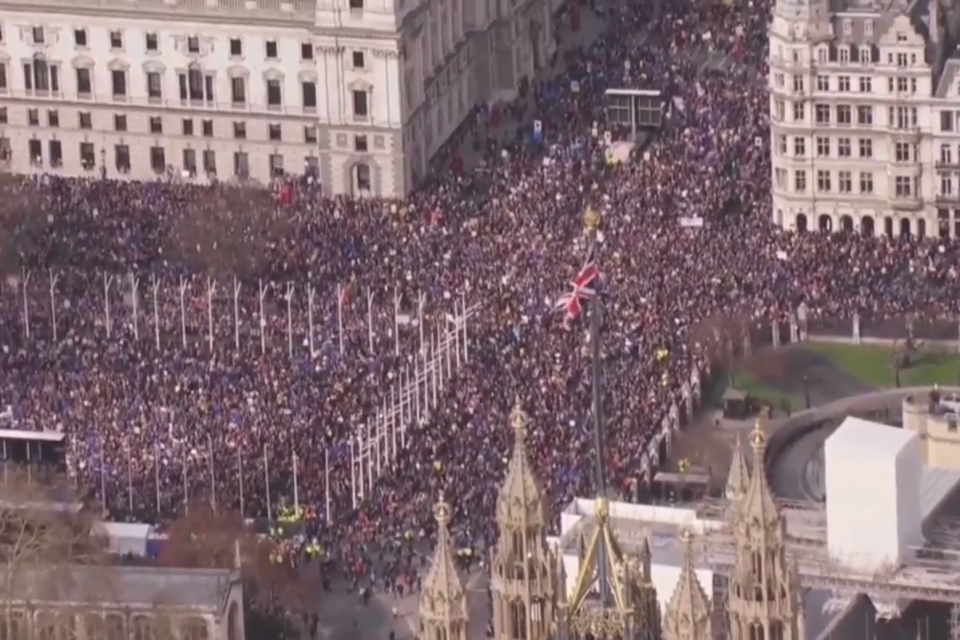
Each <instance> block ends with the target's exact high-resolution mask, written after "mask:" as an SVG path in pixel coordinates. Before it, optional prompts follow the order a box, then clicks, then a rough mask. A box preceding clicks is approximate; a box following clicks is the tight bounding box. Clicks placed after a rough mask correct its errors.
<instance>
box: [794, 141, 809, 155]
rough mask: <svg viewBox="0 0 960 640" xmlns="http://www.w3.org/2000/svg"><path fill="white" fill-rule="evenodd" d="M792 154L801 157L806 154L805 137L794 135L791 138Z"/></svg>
mask: <svg viewBox="0 0 960 640" xmlns="http://www.w3.org/2000/svg"><path fill="white" fill-rule="evenodd" d="M793 155H795V156H797V157H798V158H802V157H803V156H805V155H807V141H806V139H805V138H802V137H800V136H795V137H794V138H793Z"/></svg>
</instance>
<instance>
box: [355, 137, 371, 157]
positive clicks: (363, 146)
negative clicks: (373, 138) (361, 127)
mask: <svg viewBox="0 0 960 640" xmlns="http://www.w3.org/2000/svg"><path fill="white" fill-rule="evenodd" d="M353 150H354V151H359V152H361V153H366V152H367V150H368V149H367V136H354V137H353Z"/></svg>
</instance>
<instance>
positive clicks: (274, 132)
mask: <svg viewBox="0 0 960 640" xmlns="http://www.w3.org/2000/svg"><path fill="white" fill-rule="evenodd" d="M267 135H268V137H269V138H270V140H272V141H274V142H279V141H280V140H283V129H282V128H281V127H280V125H279V124H276V123H274V124H271V125H269V126H268V127H267Z"/></svg>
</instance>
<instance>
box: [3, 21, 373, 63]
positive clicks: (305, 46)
mask: <svg viewBox="0 0 960 640" xmlns="http://www.w3.org/2000/svg"><path fill="white" fill-rule="evenodd" d="M360 8H362V7H360ZM0 34H2V30H0ZM31 36H32V38H33V43H34V44H44V43H46V41H47V35H46V31H45V29H44V27H42V26H34V27H33V28H32V29H31ZM0 41H2V37H0ZM73 44H74V46H76V47H77V48H78V49H86V48H87V47H89V46H90V41H89V37H88V34H87V30H86V29H74V30H73ZM229 46H230V57H232V58H239V57H242V56H243V55H244V46H243V40H242V39H241V38H230V45H229ZM110 48H111V49H113V50H116V51H122V50H123V49H124V37H123V32H122V31H111V32H110ZM144 48H145V50H146V51H147V52H148V53H159V52H160V36H159V35H158V34H157V33H146V34H144ZM187 53H200V36H187ZM263 53H264V58H266V59H267V60H271V61H278V60H279V59H280V47H279V45H278V43H277V41H276V40H267V41H266V42H264V52H263ZM313 59H314V45H313V43H310V42H302V43H301V44H300V60H301V61H308V60H313ZM351 60H352V62H353V67H354V68H355V69H364V68H366V56H365V54H364V52H363V51H353V52H352V56H351Z"/></svg>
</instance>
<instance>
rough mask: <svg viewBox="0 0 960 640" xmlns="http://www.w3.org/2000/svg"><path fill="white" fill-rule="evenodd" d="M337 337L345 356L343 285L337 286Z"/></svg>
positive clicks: (341, 351) (341, 353)
mask: <svg viewBox="0 0 960 640" xmlns="http://www.w3.org/2000/svg"><path fill="white" fill-rule="evenodd" d="M337 335H338V337H339V341H340V355H343V285H342V284H338V285H337Z"/></svg>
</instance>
